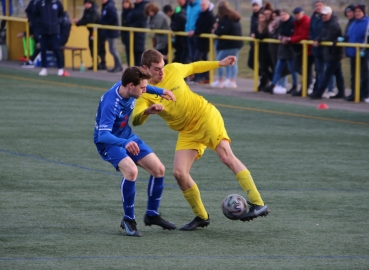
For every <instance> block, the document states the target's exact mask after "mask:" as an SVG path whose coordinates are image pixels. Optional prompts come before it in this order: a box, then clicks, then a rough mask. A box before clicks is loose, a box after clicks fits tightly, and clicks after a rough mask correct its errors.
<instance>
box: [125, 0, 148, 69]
mask: <svg viewBox="0 0 369 270" xmlns="http://www.w3.org/2000/svg"><path fill="white" fill-rule="evenodd" d="M147 3H148V2H147V1H143V0H136V1H135V4H134V7H133V9H132V11H131V12H129V14H128V16H127V24H128V26H129V27H136V28H147V17H146V16H145V6H146V4H147ZM145 41H146V33H139V32H135V33H134V38H133V43H134V45H133V48H134V49H133V50H134V52H133V54H134V60H135V61H134V65H135V66H141V55H142V54H143V52H144V51H145Z"/></svg>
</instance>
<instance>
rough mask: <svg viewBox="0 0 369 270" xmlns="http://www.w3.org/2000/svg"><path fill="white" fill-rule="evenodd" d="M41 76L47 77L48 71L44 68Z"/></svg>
mask: <svg viewBox="0 0 369 270" xmlns="http://www.w3.org/2000/svg"><path fill="white" fill-rule="evenodd" d="M38 75H40V76H47V69H46V68H42V69H41V71H40V73H39V74H38Z"/></svg>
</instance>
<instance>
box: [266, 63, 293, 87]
mask: <svg viewBox="0 0 369 270" xmlns="http://www.w3.org/2000/svg"><path fill="white" fill-rule="evenodd" d="M293 62H294V59H288V60H285V59H279V60H278V62H277V65H276V67H275V71H274V76H273V81H272V84H274V85H276V84H277V83H278V81H279V80H280V79H281V77H282V71H283V68H284V66H285V65H286V64H287V66H288V69H289V70H290V72H291V75H292V84H293V85H294V86H297V85H298V76H297V72H295V71H294V68H293Z"/></svg>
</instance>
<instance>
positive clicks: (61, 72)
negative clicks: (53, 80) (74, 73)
mask: <svg viewBox="0 0 369 270" xmlns="http://www.w3.org/2000/svg"><path fill="white" fill-rule="evenodd" d="M63 74H64V69H62V68H60V69H58V76H63Z"/></svg>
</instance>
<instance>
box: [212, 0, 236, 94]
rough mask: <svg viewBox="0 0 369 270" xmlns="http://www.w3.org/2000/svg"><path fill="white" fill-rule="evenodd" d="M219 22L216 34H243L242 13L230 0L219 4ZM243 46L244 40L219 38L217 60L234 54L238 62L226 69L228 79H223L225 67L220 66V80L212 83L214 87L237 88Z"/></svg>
mask: <svg viewBox="0 0 369 270" xmlns="http://www.w3.org/2000/svg"><path fill="white" fill-rule="evenodd" d="M217 17H218V18H219V21H218V23H217V24H216V29H215V31H214V34H216V35H217V36H222V35H227V36H239V37H240V36H242V26H241V23H240V21H241V19H242V17H241V15H240V14H239V13H238V12H236V11H235V10H233V9H232V8H231V7H230V6H229V3H228V1H221V2H220V3H219V5H218V14H217ZM242 47H243V41H242V40H226V39H219V40H218V41H217V45H216V51H217V60H218V61H220V60H221V59H223V58H225V57H227V56H230V55H233V56H236V58H237V62H236V63H234V65H233V66H228V67H226V68H225V70H226V80H225V81H224V80H223V79H224V78H223V69H224V68H223V67H220V68H218V80H217V81H215V82H213V83H212V84H211V86H212V87H217V88H223V87H226V88H236V87H237V84H236V78H237V74H238V55H239V53H240V50H241V48H242Z"/></svg>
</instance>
